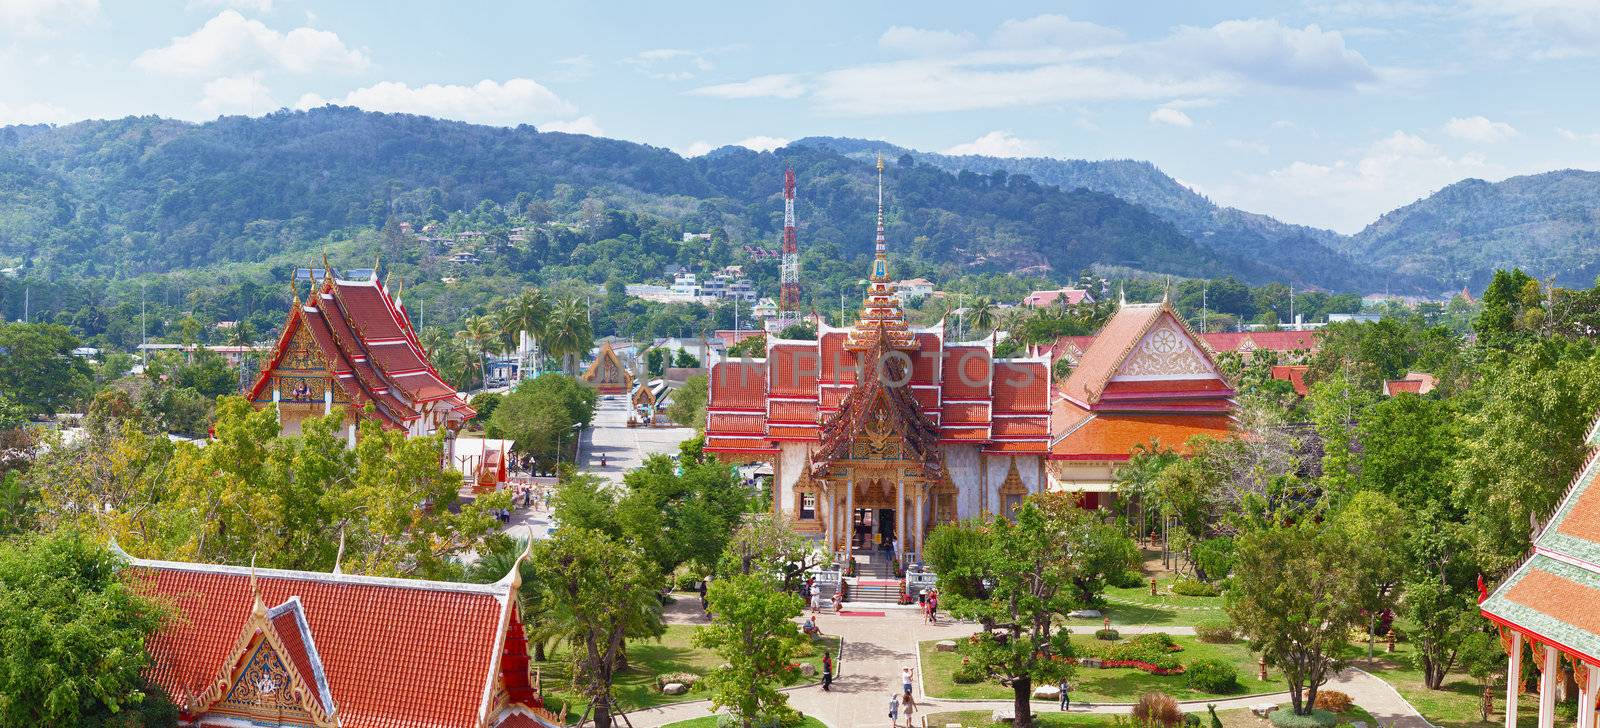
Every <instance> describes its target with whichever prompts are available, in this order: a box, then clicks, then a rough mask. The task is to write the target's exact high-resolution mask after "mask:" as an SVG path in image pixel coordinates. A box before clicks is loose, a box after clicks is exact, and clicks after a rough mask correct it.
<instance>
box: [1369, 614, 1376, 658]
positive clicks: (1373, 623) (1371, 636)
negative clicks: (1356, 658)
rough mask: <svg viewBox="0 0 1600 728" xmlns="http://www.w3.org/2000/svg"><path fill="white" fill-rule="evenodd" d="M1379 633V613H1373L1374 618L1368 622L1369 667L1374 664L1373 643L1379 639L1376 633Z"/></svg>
mask: <svg viewBox="0 0 1600 728" xmlns="http://www.w3.org/2000/svg"><path fill="white" fill-rule="evenodd" d="M1377 631H1378V613H1377V612H1376V611H1374V612H1373V613H1372V618H1371V619H1370V620H1368V621H1367V664H1368V665H1371V664H1372V643H1373V641H1374V640H1376V639H1377V635H1376V634H1375V632H1377Z"/></svg>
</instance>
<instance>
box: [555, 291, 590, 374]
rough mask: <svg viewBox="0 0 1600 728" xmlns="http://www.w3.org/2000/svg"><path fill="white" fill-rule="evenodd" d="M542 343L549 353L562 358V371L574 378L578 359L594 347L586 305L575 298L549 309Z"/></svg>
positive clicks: (560, 302)
mask: <svg viewBox="0 0 1600 728" xmlns="http://www.w3.org/2000/svg"><path fill="white" fill-rule="evenodd" d="M545 340H546V341H545V346H546V347H547V348H548V349H549V351H550V353H551V354H554V355H556V356H559V357H561V369H562V371H565V372H566V373H568V374H573V375H576V374H577V373H578V361H579V359H580V358H581V357H582V356H583V355H584V354H586V353H588V351H589V347H591V346H593V345H594V327H592V326H590V325H589V308H588V305H587V304H585V303H584V301H582V300H580V299H577V298H567V299H563V300H561V301H557V302H556V304H555V306H553V307H551V309H550V321H549V323H548V324H547V333H546V335H545Z"/></svg>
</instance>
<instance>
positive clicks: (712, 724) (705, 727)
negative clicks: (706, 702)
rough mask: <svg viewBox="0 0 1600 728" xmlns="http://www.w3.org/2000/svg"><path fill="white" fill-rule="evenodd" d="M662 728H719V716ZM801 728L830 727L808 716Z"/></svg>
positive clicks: (682, 721) (685, 721) (710, 716)
mask: <svg viewBox="0 0 1600 728" xmlns="http://www.w3.org/2000/svg"><path fill="white" fill-rule="evenodd" d="M661 728H717V716H714V715H707V716H703V717H700V718H690V719H688V720H680V721H678V722H676V723H668V724H666V725H664V726H661ZM800 728H828V727H827V726H825V725H823V724H822V721H820V720H817V719H816V718H813V717H811V716H809V715H808V716H806V717H805V719H804V720H802V721H800Z"/></svg>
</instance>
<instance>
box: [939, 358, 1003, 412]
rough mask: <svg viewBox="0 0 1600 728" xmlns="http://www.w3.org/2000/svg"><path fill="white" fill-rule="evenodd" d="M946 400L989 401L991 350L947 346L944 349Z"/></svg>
mask: <svg viewBox="0 0 1600 728" xmlns="http://www.w3.org/2000/svg"><path fill="white" fill-rule="evenodd" d="M943 369H944V380H943V381H942V382H941V383H942V385H943V386H944V398H945V399H946V400H963V399H971V400H984V401H987V400H988V399H989V383H990V381H991V380H992V379H993V372H991V371H990V356H989V350H988V349H986V348H984V347H981V346H946V347H945V349H944V367H943Z"/></svg>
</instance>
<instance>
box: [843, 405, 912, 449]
mask: <svg viewBox="0 0 1600 728" xmlns="http://www.w3.org/2000/svg"><path fill="white" fill-rule="evenodd" d="M888 405H889V403H888V402H886V401H884V399H883V397H878V398H877V400H876V401H874V402H873V405H872V409H871V410H870V411H869V412H868V413H867V416H866V418H865V419H864V420H863V422H862V426H861V430H860V431H859V432H857V433H856V435H855V437H854V438H853V439H852V441H851V443H850V458H851V459H852V460H899V459H900V458H901V456H902V455H903V454H904V453H905V438H903V437H902V436H901V435H900V429H899V428H898V427H896V426H895V423H894V416H895V415H894V413H893V412H891V411H890V410H889V406H888Z"/></svg>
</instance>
